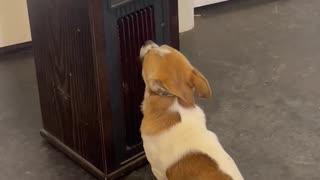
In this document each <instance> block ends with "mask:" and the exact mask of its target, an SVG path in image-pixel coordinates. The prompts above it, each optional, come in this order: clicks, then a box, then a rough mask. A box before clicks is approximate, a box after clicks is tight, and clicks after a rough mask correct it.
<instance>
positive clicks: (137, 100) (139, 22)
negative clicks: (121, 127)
mask: <svg viewBox="0 0 320 180" xmlns="http://www.w3.org/2000/svg"><path fill="white" fill-rule="evenodd" d="M118 29H119V40H120V58H121V71H122V72H121V73H122V94H123V104H124V107H123V108H124V112H125V114H124V117H125V122H126V127H125V130H126V140H127V145H128V146H129V147H130V146H134V145H136V144H139V143H140V142H141V138H140V131H139V129H140V123H141V119H142V117H143V116H142V113H141V111H140V104H141V102H142V99H143V92H144V82H143V80H142V77H141V70H142V67H141V62H140V60H139V51H140V47H141V46H142V45H143V43H144V42H145V41H147V40H155V23H154V10H153V7H151V6H150V7H146V8H144V9H141V10H139V11H136V12H134V13H132V14H129V15H127V16H124V17H122V18H120V19H119V20H118Z"/></svg>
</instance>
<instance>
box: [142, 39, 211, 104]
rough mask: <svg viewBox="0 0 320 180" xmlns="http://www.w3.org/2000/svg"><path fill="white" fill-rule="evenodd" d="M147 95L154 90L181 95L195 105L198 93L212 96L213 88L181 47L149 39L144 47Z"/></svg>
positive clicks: (157, 92)
mask: <svg viewBox="0 0 320 180" xmlns="http://www.w3.org/2000/svg"><path fill="white" fill-rule="evenodd" d="M140 58H141V59H142V61H143V68H142V76H143V80H144V82H145V84H146V90H145V97H146V96H149V95H151V94H156V95H160V96H174V97H177V98H178V100H179V103H180V104H181V105H184V106H194V104H195V102H194V93H196V95H197V96H199V97H201V98H209V97H210V96H211V89H210V85H209V83H208V81H207V80H206V78H205V77H204V76H203V75H202V74H201V73H200V72H199V71H198V70H196V69H195V68H194V67H193V66H192V65H191V64H190V63H189V61H188V60H187V59H186V57H184V56H183V55H182V54H181V53H180V52H179V51H177V50H176V49H174V48H172V47H170V46H167V45H163V46H160V47H159V46H158V45H157V44H155V43H154V42H152V41H147V42H146V43H145V45H144V46H143V47H142V48H141V50H140Z"/></svg>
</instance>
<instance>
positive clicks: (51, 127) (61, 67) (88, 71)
mask: <svg viewBox="0 0 320 180" xmlns="http://www.w3.org/2000/svg"><path fill="white" fill-rule="evenodd" d="M28 7H29V14H30V23H31V29H32V37H33V46H34V55H35V64H36V69H37V77H38V84H39V92H40V101H41V108H42V116H43V122H44V123H43V124H44V129H45V130H46V131H48V132H49V133H51V134H52V135H53V136H55V137H56V138H57V139H59V140H60V141H61V142H62V143H64V144H66V145H67V146H68V147H69V148H71V149H72V150H73V151H75V152H76V153H78V154H79V155H80V156H82V157H83V158H84V159H86V160H87V161H89V162H90V163H92V164H93V165H94V166H96V167H97V168H98V169H99V170H101V171H105V163H104V158H103V153H104V151H103V148H101V147H103V133H102V131H103V130H102V128H101V127H102V126H101V116H100V111H99V103H98V99H99V97H98V89H97V81H96V69H95V67H96V65H95V63H94V62H95V57H96V56H97V54H96V53H94V52H93V50H94V47H93V42H92V41H93V37H92V34H91V31H92V29H91V28H90V27H91V26H90V21H89V16H88V12H89V10H88V1H86V0H28Z"/></svg>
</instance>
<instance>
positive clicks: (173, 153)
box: [142, 100, 243, 180]
mask: <svg viewBox="0 0 320 180" xmlns="http://www.w3.org/2000/svg"><path fill="white" fill-rule="evenodd" d="M168 110H169V111H174V112H179V113H180V116H181V122H180V123H178V124H176V125H174V126H173V127H171V128H169V129H167V130H166V131H165V132H162V133H161V134H159V135H155V136H145V135H143V134H142V139H143V146H144V149H145V153H146V156H147V159H148V161H149V162H150V164H151V167H152V171H153V173H154V174H155V176H156V177H157V179H158V180H166V179H167V177H166V170H167V169H168V168H169V167H170V166H171V165H173V164H174V163H175V162H177V161H178V160H180V159H181V158H183V156H185V155H186V154H188V153H190V152H201V153H205V154H207V155H208V156H209V157H211V158H212V159H214V160H215V161H216V162H217V164H218V165H219V167H220V169H221V170H222V171H223V172H225V173H226V174H228V175H229V176H231V177H232V179H233V180H243V177H242V175H241V174H240V172H239V170H238V168H237V166H236V164H235V163H234V161H233V159H232V158H231V157H230V156H229V155H228V154H227V153H226V152H225V150H224V149H223V147H222V146H221V145H220V143H219V140H218V138H217V137H216V135H215V134H214V133H213V132H211V131H209V130H207V127H206V119H205V114H204V113H203V110H202V109H201V108H200V107H198V106H195V107H194V108H184V107H182V106H181V105H179V103H178V101H177V100H175V102H174V103H173V104H172V105H171V107H170V108H169V109H168Z"/></svg>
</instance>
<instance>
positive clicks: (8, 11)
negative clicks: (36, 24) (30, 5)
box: [0, 0, 31, 47]
mask: <svg viewBox="0 0 320 180" xmlns="http://www.w3.org/2000/svg"><path fill="white" fill-rule="evenodd" d="M27 41H31V34H30V26H29V18H28V10H27V3H26V0H0V47H4V46H10V45H14V44H19V43H23V42H27Z"/></svg>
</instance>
